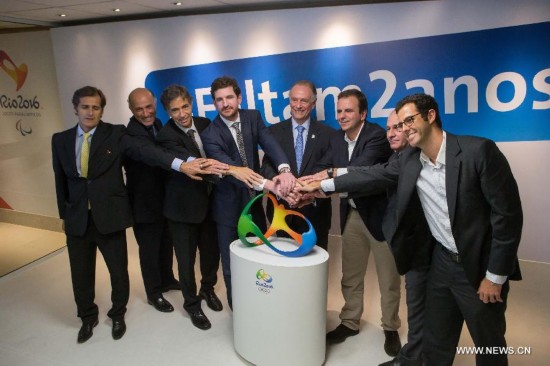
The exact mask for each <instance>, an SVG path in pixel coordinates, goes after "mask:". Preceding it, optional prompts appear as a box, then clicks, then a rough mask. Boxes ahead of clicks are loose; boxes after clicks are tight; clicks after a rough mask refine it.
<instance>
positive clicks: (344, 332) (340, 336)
mask: <svg viewBox="0 0 550 366" xmlns="http://www.w3.org/2000/svg"><path fill="white" fill-rule="evenodd" d="M357 334H359V331H358V330H353V329H350V328H348V327H346V326H345V325H344V324H340V325H339V326H337V327H336V329H334V330H333V331H330V332H328V333H327V342H328V343H342V342H343V341H345V340H346V338H347V337H351V336H354V335H357Z"/></svg>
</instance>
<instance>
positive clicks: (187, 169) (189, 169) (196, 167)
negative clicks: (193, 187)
mask: <svg viewBox="0 0 550 366" xmlns="http://www.w3.org/2000/svg"><path fill="white" fill-rule="evenodd" d="M205 160H207V159H203V158H199V159H195V160H193V161H190V162H183V163H181V165H180V172H182V173H184V174H185V175H187V176H188V177H189V178H191V179H195V180H202V178H201V177H200V176H199V175H200V174H209V172H208V171H207V170H203V169H202V164H204V161H205Z"/></svg>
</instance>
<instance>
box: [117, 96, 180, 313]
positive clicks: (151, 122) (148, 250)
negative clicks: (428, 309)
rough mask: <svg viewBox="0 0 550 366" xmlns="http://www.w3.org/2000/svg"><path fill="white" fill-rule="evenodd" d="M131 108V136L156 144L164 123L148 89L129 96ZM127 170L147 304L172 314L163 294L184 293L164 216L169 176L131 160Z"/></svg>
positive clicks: (146, 142) (134, 228)
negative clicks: (165, 194) (173, 265)
mask: <svg viewBox="0 0 550 366" xmlns="http://www.w3.org/2000/svg"><path fill="white" fill-rule="evenodd" d="M128 107H129V108H130V111H131V112H132V117H131V118H130V122H128V126H127V133H128V134H129V135H131V136H132V137H133V138H135V139H139V140H140V143H141V144H154V143H155V135H156V133H157V132H158V131H160V129H161V127H162V123H161V122H160V120H159V119H158V118H157V117H156V112H157V111H156V99H155V97H154V95H153V93H152V92H151V91H149V90H148V89H145V88H137V89H135V90H133V91H132V92H131V93H130V95H129V96H128ZM124 167H125V169H126V180H127V183H126V184H127V189H128V195H129V197H130V204H131V206H132V214H133V216H134V222H135V223H134V226H133V230H134V235H135V237H136V241H137V243H138V245H139V262H140V266H141V275H142V277H143V284H144V286H145V293H146V295H147V302H148V303H149V304H150V305H152V306H153V307H154V308H155V309H157V310H158V311H160V312H164V313H167V312H172V311H174V308H173V307H172V305H171V304H170V303H169V302H168V301H167V300H166V299H165V298H164V297H163V296H162V293H163V292H166V291H168V290H180V285H179V282H178V281H177V280H176V279H175V278H174V273H173V271H172V263H173V246H172V241H171V238H170V233H169V230H168V226H167V224H166V220H165V218H164V216H163V214H162V208H163V201H164V176H165V173H164V171H163V170H162V169H161V168H157V167H152V166H149V165H146V164H144V163H142V162H139V161H136V160H133V159H130V158H127V159H126V160H125V163H124Z"/></svg>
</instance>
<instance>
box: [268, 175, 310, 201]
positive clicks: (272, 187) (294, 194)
mask: <svg viewBox="0 0 550 366" xmlns="http://www.w3.org/2000/svg"><path fill="white" fill-rule="evenodd" d="M264 189H266V190H268V191H270V192H272V193H274V194H275V195H276V196H278V197H280V198H282V199H284V200H285V201H286V202H288V204H289V205H290V206H291V207H296V206H297V205H298V203H299V202H300V197H301V196H302V195H301V194H300V193H299V192H298V191H296V190H292V191H290V192H289V193H288V194H287V195H286V196H285V195H283V194H282V191H281V185H280V184H275V182H274V181H272V180H269V179H267V180H266V181H265V183H264Z"/></svg>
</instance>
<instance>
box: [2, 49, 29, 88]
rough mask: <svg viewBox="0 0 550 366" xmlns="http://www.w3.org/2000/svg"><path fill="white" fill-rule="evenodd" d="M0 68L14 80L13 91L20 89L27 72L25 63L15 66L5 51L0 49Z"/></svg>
mask: <svg viewBox="0 0 550 366" xmlns="http://www.w3.org/2000/svg"><path fill="white" fill-rule="evenodd" d="M0 68H2V69H3V70H4V71H5V72H6V74H8V75H9V76H10V77H11V78H12V79H13V81H15V85H16V89H15V91H18V90H19V89H21V87H22V86H23V84H25V80H26V79H27V73H28V72H29V69H28V67H27V65H26V64H21V65H19V66H17V65H16V64H15V62H13V61H12V59H11V58H10V56H8V54H7V53H6V52H5V51H2V50H0Z"/></svg>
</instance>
